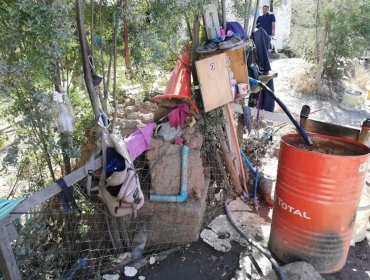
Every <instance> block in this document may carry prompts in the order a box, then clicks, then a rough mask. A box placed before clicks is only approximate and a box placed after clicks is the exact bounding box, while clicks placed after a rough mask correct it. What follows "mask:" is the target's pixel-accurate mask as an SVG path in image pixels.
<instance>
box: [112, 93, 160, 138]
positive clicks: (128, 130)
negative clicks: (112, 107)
mask: <svg viewBox="0 0 370 280" xmlns="http://www.w3.org/2000/svg"><path fill="white" fill-rule="evenodd" d="M157 108H158V106H157V105H156V104H154V103H151V102H149V101H146V102H143V103H140V104H136V103H135V101H134V100H132V99H127V100H126V101H124V102H123V100H122V103H120V104H118V105H117V123H118V124H120V132H121V135H122V137H127V136H129V135H130V134H132V133H133V132H135V130H137V129H138V128H139V127H140V126H144V125H145V124H148V123H152V122H154V112H155V111H156V110H157Z"/></svg>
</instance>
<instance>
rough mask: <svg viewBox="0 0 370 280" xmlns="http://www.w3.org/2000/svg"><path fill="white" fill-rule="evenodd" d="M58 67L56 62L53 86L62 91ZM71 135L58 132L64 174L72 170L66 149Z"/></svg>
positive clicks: (68, 146)
mask: <svg viewBox="0 0 370 280" xmlns="http://www.w3.org/2000/svg"><path fill="white" fill-rule="evenodd" d="M59 70H60V68H59V63H58V62H56V63H55V66H54V77H53V78H54V79H53V80H54V87H55V90H56V91H58V92H64V89H63V88H62V82H61V79H60V71H59ZM71 139H72V138H71V135H70V134H69V133H61V134H60V143H61V150H62V157H63V167H62V170H63V171H64V174H69V173H71V172H72V166H71V158H70V157H69V154H68V149H69V148H70V142H71Z"/></svg>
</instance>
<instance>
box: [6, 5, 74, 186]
mask: <svg viewBox="0 0 370 280" xmlns="http://www.w3.org/2000/svg"><path fill="white" fill-rule="evenodd" d="M72 7H73V5H72V1H62V0H55V1H37V2H35V1H26V0H17V1H10V0H9V1H3V2H2V5H1V6H0V77H1V78H0V92H1V95H0V100H1V101H2V102H6V103H7V105H8V106H7V111H6V113H7V114H6V120H7V121H8V122H9V123H10V124H12V125H13V126H14V127H15V128H16V131H17V133H16V134H17V139H16V141H15V142H14V143H13V145H12V147H11V148H10V149H9V153H8V157H7V158H6V161H5V163H7V164H17V165H18V166H21V165H22V164H23V162H29V163H30V164H29V165H28V166H27V168H25V169H28V170H24V171H25V173H24V174H27V172H28V171H29V170H32V169H33V170H32V171H33V172H35V173H36V172H37V173H38V176H37V179H36V180H35V181H36V182H38V183H43V182H45V181H49V179H46V178H47V177H50V176H46V178H42V177H43V176H45V167H46V166H48V168H49V172H54V167H53V163H57V162H58V161H59V159H58V157H59V154H60V149H59V147H58V143H57V135H56V133H55V131H54V127H55V111H54V110H53V106H51V105H52V104H53V101H52V96H51V91H52V90H53V88H54V83H53V77H54V76H55V73H56V66H57V65H59V64H65V63H66V60H65V57H66V50H67V49H68V48H67V46H68V42H69V41H70V40H71V38H73V37H71V35H72V22H71V18H70V13H71V8H72ZM18 144H21V145H23V147H26V150H24V149H19V148H17V145H18ZM18 156H19V157H18ZM46 163H48V164H47V165H46ZM41 174H44V175H41ZM19 176H21V175H19ZM33 177H34V176H32V177H30V178H29V179H30V181H31V180H32V179H33ZM40 178H41V179H40ZM44 179H45V180H44Z"/></svg>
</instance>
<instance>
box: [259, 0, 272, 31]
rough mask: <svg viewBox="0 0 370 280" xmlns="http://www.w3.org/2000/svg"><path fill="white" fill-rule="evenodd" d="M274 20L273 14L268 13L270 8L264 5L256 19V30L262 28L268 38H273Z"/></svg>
mask: <svg viewBox="0 0 370 280" xmlns="http://www.w3.org/2000/svg"><path fill="white" fill-rule="evenodd" d="M275 23H276V19H275V16H274V14H273V13H270V6H269V5H264V6H263V8H262V16H259V17H258V18H257V28H263V29H264V30H265V31H266V33H267V35H269V36H270V37H274V36H275Z"/></svg>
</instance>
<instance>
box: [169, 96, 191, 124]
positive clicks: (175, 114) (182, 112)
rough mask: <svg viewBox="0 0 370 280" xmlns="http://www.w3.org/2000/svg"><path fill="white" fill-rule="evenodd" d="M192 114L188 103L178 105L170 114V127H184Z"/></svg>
mask: <svg viewBox="0 0 370 280" xmlns="http://www.w3.org/2000/svg"><path fill="white" fill-rule="evenodd" d="M189 112H190V108H189V105H188V104H187V103H185V102H184V103H180V104H178V105H176V106H175V107H174V108H173V109H172V111H171V112H170V113H169V114H168V120H169V123H170V127H175V128H177V127H178V126H181V127H184V126H185V122H186V118H187V117H188V115H189Z"/></svg>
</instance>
